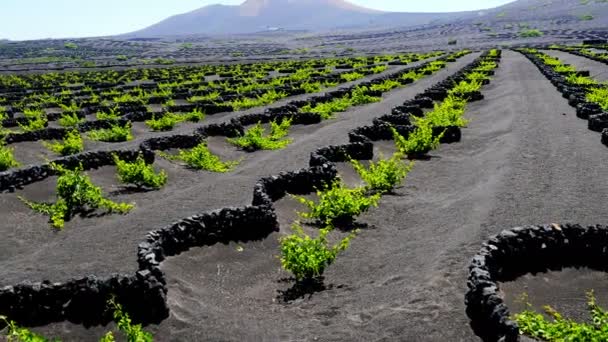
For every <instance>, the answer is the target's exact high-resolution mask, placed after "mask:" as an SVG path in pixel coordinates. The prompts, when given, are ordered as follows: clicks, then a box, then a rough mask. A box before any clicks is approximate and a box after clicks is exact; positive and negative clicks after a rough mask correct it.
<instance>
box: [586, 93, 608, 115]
mask: <svg viewBox="0 0 608 342" xmlns="http://www.w3.org/2000/svg"><path fill="white" fill-rule="evenodd" d="M586 98H587V101H589V102H594V103H597V104H599V105H600V106H601V107H602V109H603V110H608V88H595V89H591V90H590V91H589V92H588V93H587V95H586Z"/></svg>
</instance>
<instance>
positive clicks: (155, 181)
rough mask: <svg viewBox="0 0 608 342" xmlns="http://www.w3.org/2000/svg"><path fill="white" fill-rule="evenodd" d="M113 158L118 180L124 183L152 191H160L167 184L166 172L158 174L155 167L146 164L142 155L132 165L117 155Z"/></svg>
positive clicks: (162, 171)
mask: <svg viewBox="0 0 608 342" xmlns="http://www.w3.org/2000/svg"><path fill="white" fill-rule="evenodd" d="M113 158H114V163H115V164H116V170H117V171H118V179H119V180H120V181H121V182H122V183H125V184H133V185H135V186H137V187H138V188H144V187H148V188H152V189H160V188H162V187H163V186H164V185H165V184H166V183H167V173H166V172H165V171H164V170H161V171H160V172H159V173H156V171H154V167H153V166H152V165H148V164H146V161H145V160H144V158H143V156H141V155H139V156H138V157H137V159H136V160H135V162H132V163H129V162H126V161H123V160H120V158H118V156H117V155H114V156H113Z"/></svg>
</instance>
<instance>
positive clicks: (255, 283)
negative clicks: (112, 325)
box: [0, 51, 608, 341]
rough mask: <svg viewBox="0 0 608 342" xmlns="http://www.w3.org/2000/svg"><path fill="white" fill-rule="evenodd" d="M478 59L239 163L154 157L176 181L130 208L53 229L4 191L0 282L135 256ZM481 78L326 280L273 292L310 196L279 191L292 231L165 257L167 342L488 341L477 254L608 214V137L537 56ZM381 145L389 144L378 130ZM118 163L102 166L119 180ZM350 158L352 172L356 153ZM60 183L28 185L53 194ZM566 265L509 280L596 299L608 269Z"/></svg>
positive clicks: (85, 334) (66, 331)
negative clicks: (464, 122)
mask: <svg viewBox="0 0 608 342" xmlns="http://www.w3.org/2000/svg"><path fill="white" fill-rule="evenodd" d="M472 58H474V56H467V57H465V58H463V59H462V60H461V61H459V62H458V63H455V64H454V65H451V66H450V69H449V70H444V71H441V72H440V73H439V74H438V75H435V76H432V77H429V78H428V79H425V80H422V81H421V82H418V83H416V84H415V85H412V86H410V87H406V88H403V89H400V90H396V91H393V92H391V93H389V94H387V95H385V100H384V101H383V102H381V103H376V104H370V105H367V106H363V107H360V108H356V109H353V110H350V111H347V112H345V113H341V114H339V115H338V118H337V119H335V120H331V121H327V122H324V123H323V124H321V125H317V126H309V127H297V128H296V129H295V130H294V132H293V134H292V136H293V137H294V139H295V142H294V143H293V144H292V145H290V146H289V147H288V148H287V149H285V150H283V151H277V152H257V153H255V154H251V155H247V156H246V159H245V160H244V161H243V164H242V165H241V166H240V167H239V168H238V169H237V170H236V171H235V172H233V173H231V174H226V175H210V174H207V173H194V172H192V171H188V170H185V169H183V168H182V167H180V166H178V165H174V164H171V163H168V162H166V161H162V160H161V161H159V162H158V165H159V166H161V167H163V168H166V169H168V171H169V173H170V177H171V179H172V180H173V185H172V182H169V184H168V186H167V187H166V188H165V189H163V190H161V191H160V192H150V193H143V194H136V195H129V196H126V197H122V196H123V195H118V196H116V197H115V198H119V199H128V200H135V201H136V202H138V209H136V211H135V212H134V213H132V214H129V215H127V216H124V217H103V218H95V219H87V220H86V221H82V225H81V224H76V225H72V224H70V226H69V227H68V228H67V229H66V230H65V231H64V232H62V233H59V234H55V233H51V232H49V231H48V229H46V223H45V222H44V221H45V220H44V218H42V217H35V218H33V219H31V218H30V219H29V220H28V221H27V222H24V221H23V220H24V219H25V218H27V217H28V213H27V211H26V210H23V209H19V208H17V207H18V202H16V200H15V199H14V195H13V194H8V195H3V196H1V197H0V199H1V200H2V203H1V204H2V205H1V207H2V208H3V213H4V214H3V218H4V217H7V216H8V217H7V218H6V220H4V221H3V222H4V224H3V225H2V231H3V236H4V237H5V238H4V239H3V244H2V249H1V250H2V253H3V254H2V255H3V257H2V259H3V261H2V263H1V266H2V267H1V270H2V283H6V284H10V283H13V282H16V281H18V280H22V279H39V278H44V277H51V279H64V278H65V277H68V276H70V275H80V274H83V273H87V272H94V273H96V274H105V273H106V272H111V271H127V272H129V271H132V270H133V269H134V261H135V247H136V245H137V242H138V241H139V240H140V239H141V237H142V236H143V234H145V232H147V231H149V230H151V229H155V228H158V227H159V226H161V225H162V224H161V223H168V222H171V221H172V220H174V219H175V218H178V217H182V216H186V215H189V214H192V213H195V212H200V211H203V210H207V209H212V208H218V207H221V206H233V205H243V204H246V203H248V202H249V201H250V198H251V197H250V196H251V191H252V185H253V183H254V182H255V180H256V179H257V178H258V177H260V176H262V175H268V174H272V173H276V172H277V171H279V170H293V169H296V168H299V167H305V166H306V164H307V161H308V156H309V153H310V151H312V150H313V149H314V148H316V147H319V146H324V145H327V144H335V143H343V142H346V141H347V137H346V133H347V131H348V129H351V128H353V127H356V126H359V125H362V124H365V123H368V122H370V121H371V119H372V118H373V117H376V116H379V115H381V114H383V113H385V112H387V111H388V110H389V109H390V108H391V107H392V106H394V105H396V104H398V103H401V102H403V101H405V100H406V99H409V98H411V97H412V96H413V95H415V94H416V93H417V92H420V91H422V90H423V89H424V88H426V87H428V86H429V85H431V84H433V83H435V82H437V81H438V80H440V79H443V78H444V77H445V76H446V75H448V74H450V73H453V72H454V71H455V70H456V68H457V67H459V66H462V65H464V64H466V63H468V62H469V61H470V60H471V59H472ZM483 92H484V94H485V96H486V99H485V100H484V101H481V102H477V103H473V104H471V105H470V106H469V108H468V112H467V117H468V118H469V119H471V123H470V124H469V127H467V128H465V129H464V130H463V141H462V142H460V143H456V144H451V145H442V146H441V147H440V148H439V149H438V150H437V151H435V152H433V153H432V156H433V157H432V158H431V159H430V160H427V161H418V162H417V164H416V166H415V167H414V170H413V171H412V172H411V173H410V175H409V176H408V179H407V181H406V184H405V186H404V187H402V188H399V189H398V190H397V191H396V194H395V195H389V196H385V197H383V199H382V201H381V204H380V206H379V207H378V208H375V209H372V210H371V211H370V212H369V213H367V214H365V215H363V216H362V217H361V218H360V222H362V223H367V224H368V225H369V228H368V229H363V230H361V232H360V233H359V236H358V238H357V239H355V240H354V241H353V243H352V246H351V248H350V249H349V250H347V251H346V252H345V253H344V254H343V256H342V257H341V258H339V259H338V260H337V261H336V263H335V264H334V265H332V266H331V267H330V268H329V269H328V271H327V272H326V284H327V285H328V286H329V287H330V289H328V290H326V291H324V292H321V293H316V294H314V295H312V296H311V297H310V298H308V297H307V298H304V299H300V300H297V301H295V302H292V303H289V304H285V303H281V302H280V301H278V300H277V294H278V293H277V291H280V290H286V289H288V288H289V286H290V283H288V282H287V283H286V282H282V281H281V279H284V278H286V277H287V276H288V274H287V273H285V272H284V271H282V270H281V269H280V265H279V262H278V260H277V254H278V244H277V238H278V237H279V236H280V235H281V234H284V233H286V232H287V231H288V228H289V227H288V226H286V223H287V222H289V218H290V217H291V218H293V217H294V214H293V210H294V209H297V208H299V207H298V205H297V204H295V203H294V202H293V200H290V199H285V200H282V201H280V202H279V203H277V210H278V212H279V216H280V217H281V218H282V219H281V223H282V226H281V233H278V234H272V235H271V236H269V237H268V238H267V239H265V240H263V241H258V242H253V243H246V244H241V245H237V244H228V245H215V246H211V247H205V248H195V249H192V250H190V251H188V252H186V253H183V254H181V255H179V256H176V257H172V258H169V259H168V260H166V261H165V262H164V263H163V264H162V268H163V270H164V272H165V273H166V275H167V278H168V282H169V293H168V301H169V305H170V308H171V316H170V317H169V318H168V319H167V320H165V321H164V322H162V323H161V324H160V325H159V326H150V327H148V329H149V330H151V331H153V332H154V333H155V336H156V338H157V340H159V341H476V340H477V338H476V337H475V336H474V335H473V332H472V331H471V329H470V328H469V326H468V319H467V318H466V316H465V313H464V303H463V296H464V292H465V288H466V285H465V284H466V276H467V274H466V267H467V265H468V262H469V259H470V258H471V257H472V255H473V254H475V252H476V251H477V250H478V248H479V247H480V244H481V243H482V241H484V240H485V239H486V238H487V237H488V236H489V235H491V234H494V233H497V232H499V231H500V230H502V229H505V228H511V227H514V226H518V225H526V224H537V223H538V224H540V223H550V222H576V223H581V224H585V225H586V224H595V223H600V222H606V220H608V212H607V211H606V210H605V204H604V203H605V198H606V195H607V194H608V183H606V182H605V179H606V177H607V176H608V168H607V167H606V166H608V165H607V164H608V162H607V161H606V160H607V158H606V156H607V154H608V151H607V150H606V147H605V146H603V145H602V144H601V143H600V141H599V135H598V134H597V133H593V132H591V131H589V130H587V128H586V122H585V121H583V120H580V119H577V118H576V116H575V113H574V110H573V109H572V108H571V107H569V106H568V104H567V102H566V100H564V99H563V98H562V97H561V96H560V94H559V93H558V92H557V91H556V90H555V89H554V88H553V86H552V85H551V84H550V83H549V82H548V81H547V80H546V79H545V78H544V77H543V76H542V75H541V74H540V73H539V72H538V70H537V69H536V67H535V66H534V65H532V64H531V63H530V62H529V61H528V60H527V59H525V58H524V57H523V56H522V55H520V54H518V53H515V52H511V51H505V52H504V58H503V61H502V62H501V66H500V68H499V69H498V70H497V73H496V76H495V78H494V81H493V82H492V84H490V85H489V86H486V87H485V88H484V89H483ZM564 114H565V115H564ZM214 146H217V147H218V150H217V152H218V153H220V154H221V153H227V154H228V153H234V152H231V151H225V150H226V149H225V148H224V151H222V148H220V147H221V146H222V144H221V142H218V143H217V144H214ZM376 149H377V150H380V151H387V152H388V151H390V149H391V148H390V144H388V143H379V144H377V146H376ZM110 169H111V168H102V169H101V170H99V171H95V172H92V174H93V177H94V178H95V179H98V180H100V181H102V180H104V179H105V180H106V181H105V182H108V183H104V187H105V188H110V189H111V188H112V183H111V182H110V181H108V180H109V179H111V174H106V173H108V172H109V171H111V170H110ZM340 169H341V170H343V172H344V173H345V175H347V178H348V179H350V181H356V180H355V179H353V175H352V171H350V170H348V168H347V167H346V165H341V167H340ZM49 182H50V181H47V182H44V183H39V185H38V186H37V187H36V189H29V190H28V189H26V190H25V191H27V192H29V193H28V195H31V196H40V198H44V196H48V193H47V192H48V189H47V188H46V185H45V184H46V183H49ZM178 188H179V189H180V191H179V192H178V191H177V189H178ZM202 193H205V194H206V196H205V197H204V198H201V194H202ZM8 213H11V215H8ZM16 227H17V228H18V229H15V228H16ZM94 239H100V241H103V242H102V243H93V241H96V240H94ZM241 247H242V249H241ZM7 249H8V250H7ZM65 251H70V252H71V253H70V254H69V255H66V253H65ZM100 254H102V255H106V257H107V259H106V260H101V259H100ZM98 272H99V273H98ZM560 276H561V277H563V276H566V277H568V284H569V285H568V288H569V289H570V288H575V289H576V291H577V294H576V295H575V296H570V295H569V294H570V293H573V292H572V291H570V292H564V291H555V292H553V293H551V292H552V290H553V288H554V285H553V282H552V281H544V280H543V279H542V278H540V279H529V278H522V279H520V280H519V281H516V282H515V283H513V284H509V285H507V286H505V287H504V289H503V290H505V291H506V293H507V297H508V298H510V297H512V296H513V295H517V294H520V293H521V292H522V291H523V290H527V289H530V288H532V287H537V288H539V289H544V290H537V291H530V294H531V295H534V296H535V300H534V302H535V303H543V304H554V303H556V302H557V304H558V307H560V305H561V307H574V306H576V305H584V303H582V302H581V300H580V299H581V296H580V295H579V294H578V291H581V292H584V291H585V290H587V289H588V288H589V287H592V288H597V289H598V290H602V288H605V286H602V284H604V283H605V281H604V280H605V278H604V277H602V276H601V275H593V274H591V275H590V274H589V273H585V272H582V273H566V274H565V275H563V274H562V275H559V274H558V275H556V276H553V278H551V276H550V277H548V279H560V278H559V277H560ZM539 282H542V285H539ZM562 287H563V286H562ZM555 288H556V289H557V288H558V287H555ZM602 293H604V291H603V290H602V291H600V292H599V294H600V295H601V294H602ZM561 294H563V295H561ZM575 311H576V310H575ZM579 311H580V310H579ZM36 330H37V331H42V332H45V333H49V334H50V335H54V336H60V337H62V338H63V340H64V341H95V340H97V339H98V338H99V336H101V332H102V331H103V329H102V328H99V327H97V328H94V329H90V330H86V329H84V328H82V327H80V326H74V325H72V324H69V323H60V324H53V325H50V326H46V327H42V328H37V329H36ZM91 335H95V337H91Z"/></svg>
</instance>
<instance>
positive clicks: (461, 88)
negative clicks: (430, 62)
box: [449, 80, 481, 96]
mask: <svg viewBox="0 0 608 342" xmlns="http://www.w3.org/2000/svg"><path fill="white" fill-rule="evenodd" d="M479 89H481V83H480V82H478V81H473V80H470V81H468V82H467V81H460V83H458V84H457V85H456V86H454V87H453V88H452V89H451V90H450V91H449V93H450V94H458V95H463V96H464V95H466V94H470V93H472V92H475V91H478V90H479Z"/></svg>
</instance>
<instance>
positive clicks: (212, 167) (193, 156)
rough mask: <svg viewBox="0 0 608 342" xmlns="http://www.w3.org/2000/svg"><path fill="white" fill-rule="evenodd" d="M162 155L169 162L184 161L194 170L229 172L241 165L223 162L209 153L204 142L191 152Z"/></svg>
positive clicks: (181, 151) (180, 151)
mask: <svg viewBox="0 0 608 342" xmlns="http://www.w3.org/2000/svg"><path fill="white" fill-rule="evenodd" d="M160 155H161V156H162V157H164V158H167V159H169V160H179V161H183V162H185V163H186V165H188V166H189V167H191V168H193V169H197V170H206V171H211V172H221V173H224V172H229V171H232V170H234V168H235V167H236V166H237V165H238V164H239V163H240V161H228V162H223V161H222V160H221V159H220V157H218V156H216V155H215V154H213V153H211V151H209V148H208V147H207V143H206V142H202V143H200V144H198V145H197V146H195V147H194V148H192V149H190V150H179V152H178V154H177V155H175V156H174V155H170V154H168V153H160Z"/></svg>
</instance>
